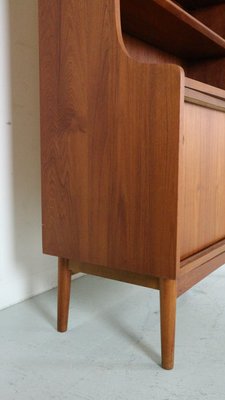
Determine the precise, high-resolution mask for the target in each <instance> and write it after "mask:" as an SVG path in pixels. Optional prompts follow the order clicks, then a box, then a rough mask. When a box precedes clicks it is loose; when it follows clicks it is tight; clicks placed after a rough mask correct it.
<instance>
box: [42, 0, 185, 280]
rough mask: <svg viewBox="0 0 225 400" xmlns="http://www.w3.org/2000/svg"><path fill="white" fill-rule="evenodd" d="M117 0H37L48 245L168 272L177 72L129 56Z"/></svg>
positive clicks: (173, 253) (74, 255) (84, 257)
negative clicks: (125, 45) (140, 61)
mask: <svg viewBox="0 0 225 400" xmlns="http://www.w3.org/2000/svg"><path fill="white" fill-rule="evenodd" d="M59 5H60V6H59ZM118 6H119V2H118V1H116V2H114V1H112V0H111V1H103V0H98V1H95V2H93V1H90V0H89V1H88V0H85V1H82V2H77V1H75V0H62V1H61V2H60V3H58V2H46V1H45V0H40V1H39V7H40V60H41V69H40V75H41V93H42V96H41V97H42V101H41V121H42V122H41V127H42V129H41V130H42V205H43V243H44V251H45V253H48V254H52V255H57V256H60V257H65V258H69V259H75V260H77V261H81V262H87V263H92V264H99V265H103V266H109V267H110V268H116V269H121V268H122V269H123V270H129V271H131V272H138V273H143V274H145V275H146V274H149V275H155V276H164V277H174V276H175V274H176V266H177V263H178V261H179V257H178V253H177V246H178V241H177V236H178V230H177V224H178V221H177V208H178V165H179V162H180V161H179V141H180V137H179V132H180V120H181V114H180V109H181V101H183V86H184V85H183V83H182V79H183V73H182V70H181V69H180V68H179V67H177V66H175V65H166V64H164V65H147V64H141V63H137V62H136V61H135V60H133V59H131V58H130V57H129V56H128V54H127V52H126V50H125V47H124V45H123V42H122V39H121V33H120V31H119V28H118V26H119V9H118ZM75 11H76V12H75ZM115 12H116V14H115ZM46 15H48V18H46ZM115 20H117V26H115ZM81 43H82V46H81ZM62 44H63V45H62ZM81 47H82V49H81V50H80V48H81ZM53 65H56V66H57V69H56V71H54V73H52V66H53ZM52 99H53V100H54V101H52Z"/></svg>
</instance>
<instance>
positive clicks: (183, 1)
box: [176, 0, 225, 10]
mask: <svg viewBox="0 0 225 400" xmlns="http://www.w3.org/2000/svg"><path fill="white" fill-rule="evenodd" d="M176 3H178V4H180V5H181V6H182V7H184V8H186V9H189V10H194V9H196V8H201V7H208V6H215V5H217V4H222V3H224V4H225V1H223V0H222V1H221V0H176Z"/></svg>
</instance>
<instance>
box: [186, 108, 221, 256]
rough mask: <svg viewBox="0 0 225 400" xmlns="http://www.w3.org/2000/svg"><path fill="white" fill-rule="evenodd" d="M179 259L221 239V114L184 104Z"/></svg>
mask: <svg viewBox="0 0 225 400" xmlns="http://www.w3.org/2000/svg"><path fill="white" fill-rule="evenodd" d="M184 121H185V122H184V137H183V172H182V177H183V178H182V181H183V200H182V204H183V206H182V210H183V211H182V213H181V216H182V224H181V225H182V228H181V258H182V259H184V258H186V257H188V256H190V255H191V254H194V253H197V252H198V251H200V250H202V249H204V248H205V247H208V246H209V245H210V244H213V243H215V242H217V241H219V240H221V239H223V238H224V237H225V186H224V176H225V158H224V154H225V135H224V126H225V114H224V112H219V111H216V110H209V109H208V108H205V107H200V106H197V105H193V104H188V103H186V104H185V117H184Z"/></svg>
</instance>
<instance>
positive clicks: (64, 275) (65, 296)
mask: <svg viewBox="0 0 225 400" xmlns="http://www.w3.org/2000/svg"><path fill="white" fill-rule="evenodd" d="M70 286H71V271H70V270H69V260H67V259H65V258H59V261H58V323H57V329H58V331H59V332H65V331H66V330H67V325H68V315H69V304H70Z"/></svg>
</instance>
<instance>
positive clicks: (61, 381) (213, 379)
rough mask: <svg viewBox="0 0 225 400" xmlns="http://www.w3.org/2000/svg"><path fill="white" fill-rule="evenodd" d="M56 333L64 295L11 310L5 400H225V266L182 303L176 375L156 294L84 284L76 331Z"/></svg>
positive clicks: (1, 377) (1, 357)
mask: <svg viewBox="0 0 225 400" xmlns="http://www.w3.org/2000/svg"><path fill="white" fill-rule="evenodd" d="M55 324H56V291H55V290H52V291H50V292H47V293H45V294H43V295H40V296H37V297H35V298H33V299H31V300H29V301H26V302H23V303H20V304H18V305H16V306H13V307H11V308H8V309H6V310H3V311H1V313H0V399H1V400H33V399H35V400H36V399H38V400H39V399H41V400H50V399H57V400H70V399H71V400H72V399H73V400H95V399H96V400H101V399H102V400H120V399H122V400H128V399H129V400H150V399H153V400H176V399H179V400H198V399H204V400H224V399H225V267H223V268H221V269H220V270H218V271H217V272H215V273H214V274H212V275H211V276H209V277H208V278H207V279H205V280H204V281H202V282H201V283H200V284H198V285H196V286H195V287H194V288H193V289H191V290H190V291H189V292H188V293H186V294H185V295H183V296H182V297H181V298H179V299H178V307H177V335H176V365H175V369H174V370H173V371H164V370H162V369H161V368H160V366H159V364H160V341H159V302H158V292H156V291H153V290H149V289H145V288H141V287H137V286H132V285H127V284H124V283H118V282H114V281H110V280H105V279H101V278H96V277H91V276H84V277H82V278H80V279H78V280H75V281H73V284H72V296H71V309H70V326H69V331H68V332H67V333H64V334H60V333H57V332H56V330H55Z"/></svg>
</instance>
